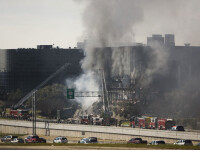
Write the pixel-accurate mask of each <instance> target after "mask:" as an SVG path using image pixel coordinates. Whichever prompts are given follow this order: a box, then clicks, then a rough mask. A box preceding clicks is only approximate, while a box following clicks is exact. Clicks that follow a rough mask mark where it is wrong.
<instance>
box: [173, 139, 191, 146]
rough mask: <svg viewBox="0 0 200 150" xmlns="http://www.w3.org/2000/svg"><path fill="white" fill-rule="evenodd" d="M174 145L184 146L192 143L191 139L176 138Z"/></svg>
mask: <svg viewBox="0 0 200 150" xmlns="http://www.w3.org/2000/svg"><path fill="white" fill-rule="evenodd" d="M174 145H186V146H192V145H193V143H192V141H191V140H178V141H177V142H176V143H174Z"/></svg>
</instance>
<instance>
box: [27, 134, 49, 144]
mask: <svg viewBox="0 0 200 150" xmlns="http://www.w3.org/2000/svg"><path fill="white" fill-rule="evenodd" d="M24 141H25V143H46V139H44V138H40V137H39V136H38V135H29V136H28V137H27V138H25V140H24Z"/></svg>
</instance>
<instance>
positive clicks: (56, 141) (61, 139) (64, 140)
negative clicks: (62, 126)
mask: <svg viewBox="0 0 200 150" xmlns="http://www.w3.org/2000/svg"><path fill="white" fill-rule="evenodd" d="M67 142H68V140H67V138H66V137H63V136H58V137H56V138H55V139H54V140H53V143H67Z"/></svg>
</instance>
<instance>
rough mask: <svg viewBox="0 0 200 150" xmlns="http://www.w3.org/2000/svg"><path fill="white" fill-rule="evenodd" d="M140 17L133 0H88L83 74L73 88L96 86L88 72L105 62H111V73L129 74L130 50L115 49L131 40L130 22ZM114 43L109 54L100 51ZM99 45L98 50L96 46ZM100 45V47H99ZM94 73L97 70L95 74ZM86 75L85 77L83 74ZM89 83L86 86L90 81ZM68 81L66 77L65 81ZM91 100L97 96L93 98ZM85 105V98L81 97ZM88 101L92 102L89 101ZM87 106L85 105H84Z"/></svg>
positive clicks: (91, 89)
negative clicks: (108, 55)
mask: <svg viewBox="0 0 200 150" xmlns="http://www.w3.org/2000/svg"><path fill="white" fill-rule="evenodd" d="M142 18H143V11H142V9H141V7H140V5H139V2H138V1H136V0H125V1H124V0H109V1H107V0H95V1H94V0H89V1H88V5H87V7H86V8H85V11H84V14H83V23H84V26H85V33H86V35H87V36H86V37H87V42H86V43H85V44H86V45H85V55H86V57H85V59H84V60H83V61H82V69H83V71H84V75H82V76H80V78H79V79H77V80H76V81H75V85H76V83H77V82H78V83H79V86H77V85H76V89H78V90H84V88H80V85H81V87H82V86H83V87H87V90H88V91H94V89H96V90H100V89H99V85H100V84H101V83H100V80H99V78H98V77H94V76H91V75H93V74H94V72H96V73H97V72H98V70H99V69H105V67H106V65H108V64H106V62H107V61H108V62H109V63H110V62H112V63H111V64H112V66H111V68H112V71H111V72H112V74H113V75H124V74H130V50H129V49H123V50H121V49H119V48H117V47H118V46H120V45H123V46H126V45H130V44H133V43H134V30H133V29H134V25H135V24H136V23H138V22H140V21H142ZM105 47H116V48H113V49H112V50H111V54H110V55H111V57H110V60H108V59H109V58H108V57H107V56H106V55H105V54H104V53H105V51H103V48H105ZM96 48H99V49H100V50H96ZM101 49H102V50H101ZM97 75H98V74H97ZM85 77H87V78H85ZM90 83H92V86H88V85H91V84H90ZM68 85H70V84H69V81H68ZM94 100H97V99H96V98H94ZM82 102H83V105H86V103H85V102H86V100H85V101H82ZM89 104H90V105H91V104H92V103H89ZM87 106H89V105H87Z"/></svg>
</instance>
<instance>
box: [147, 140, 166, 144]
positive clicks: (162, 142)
mask: <svg viewBox="0 0 200 150" xmlns="http://www.w3.org/2000/svg"><path fill="white" fill-rule="evenodd" d="M148 145H165V141H162V140H154V141H152V142H151V143H149V144H148Z"/></svg>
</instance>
